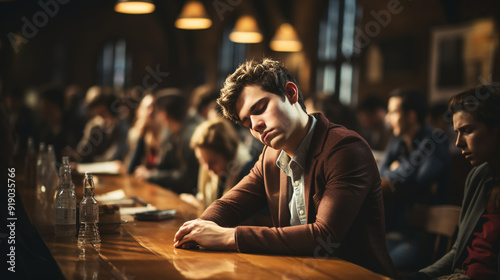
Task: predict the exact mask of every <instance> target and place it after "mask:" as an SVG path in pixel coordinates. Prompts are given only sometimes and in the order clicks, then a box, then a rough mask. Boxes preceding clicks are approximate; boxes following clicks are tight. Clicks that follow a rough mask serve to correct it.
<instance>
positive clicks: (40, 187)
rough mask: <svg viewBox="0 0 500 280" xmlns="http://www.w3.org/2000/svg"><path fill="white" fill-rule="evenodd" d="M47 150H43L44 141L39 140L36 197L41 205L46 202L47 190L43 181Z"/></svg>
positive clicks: (45, 171)
mask: <svg viewBox="0 0 500 280" xmlns="http://www.w3.org/2000/svg"><path fill="white" fill-rule="evenodd" d="M46 161H47V150H45V143H44V142H40V145H39V148H38V158H37V160H36V197H37V201H38V202H39V203H40V204H41V205H42V206H45V204H46V202H47V201H46V199H45V192H46V191H47V188H46V187H45V181H46V179H45V178H46V177H47V175H46V173H47V170H46V169H47V164H46Z"/></svg>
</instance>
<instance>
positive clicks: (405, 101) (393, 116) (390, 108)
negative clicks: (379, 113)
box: [386, 89, 427, 136]
mask: <svg viewBox="0 0 500 280" xmlns="http://www.w3.org/2000/svg"><path fill="white" fill-rule="evenodd" d="M426 114H427V99H426V97H425V95H424V94H423V93H422V92H421V91H419V90H415V89H402V90H401V89H398V90H396V91H394V92H393V94H391V98H390V99H389V104H388V105H387V115H386V121H387V122H388V123H389V124H390V125H391V127H392V131H393V134H394V135H395V136H398V135H402V134H406V133H409V132H411V131H414V130H415V128H418V127H420V126H422V125H424V124H425V117H426Z"/></svg>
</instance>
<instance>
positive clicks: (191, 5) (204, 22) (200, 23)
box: [175, 1, 212, 29]
mask: <svg viewBox="0 0 500 280" xmlns="http://www.w3.org/2000/svg"><path fill="white" fill-rule="evenodd" d="M210 26H212V20H211V19H210V18H209V17H208V15H207V12H206V11H205V7H204V6H203V3H201V2H200V1H188V2H187V3H186V4H185V5H184V7H183V8H182V11H181V14H180V15H179V17H178V18H177V20H176V21H175V27H177V28H179V29H207V28H209V27H210Z"/></svg>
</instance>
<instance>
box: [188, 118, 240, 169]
mask: <svg viewBox="0 0 500 280" xmlns="http://www.w3.org/2000/svg"><path fill="white" fill-rule="evenodd" d="M239 144H240V139H239V138H238V134H237V133H236V131H235V129H234V128H233V126H232V124H231V123H229V122H228V121H226V120H224V119H221V118H219V119H215V120H208V121H204V122H203V123H201V124H200V125H199V126H198V127H197V128H196V129H195V131H194V133H193V136H192V137H191V143H190V145H191V148H192V149H194V148H197V147H198V148H205V149H210V150H212V151H214V152H216V153H218V154H221V155H222V156H223V157H224V158H225V159H226V160H228V161H229V160H233V159H234V157H235V156H236V151H237V150H238V145H239Z"/></svg>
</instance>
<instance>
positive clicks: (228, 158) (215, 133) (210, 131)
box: [181, 118, 255, 210]
mask: <svg viewBox="0 0 500 280" xmlns="http://www.w3.org/2000/svg"><path fill="white" fill-rule="evenodd" d="M190 145H191V148H192V149H193V150H194V152H195V155H196V158H197V159H198V162H199V164H200V172H199V174H198V192H197V194H196V197H194V196H192V195H182V196H181V198H182V199H184V200H185V201H188V202H190V203H191V204H193V205H195V206H197V207H198V208H199V209H200V210H204V209H205V208H207V207H208V206H209V205H210V204H211V203H212V202H214V201H215V200H216V199H218V198H220V197H222V195H223V194H225V193H227V191H229V190H230V189H231V188H232V187H234V185H236V183H238V182H239V181H240V180H241V178H243V176H245V175H247V174H248V172H249V171H250V168H251V167H252V166H253V163H255V162H254V161H252V157H251V156H250V153H249V151H248V149H247V148H246V147H245V146H244V145H242V144H241V142H240V139H239V137H238V134H237V133H236V131H235V129H234V128H233V125H232V124H231V123H229V122H228V121H227V120H225V119H222V118H217V119H213V120H207V121H204V122H203V123H201V124H200V125H199V126H198V127H197V128H196V130H195V131H194V133H193V137H192V138H191V143H190Z"/></svg>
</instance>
